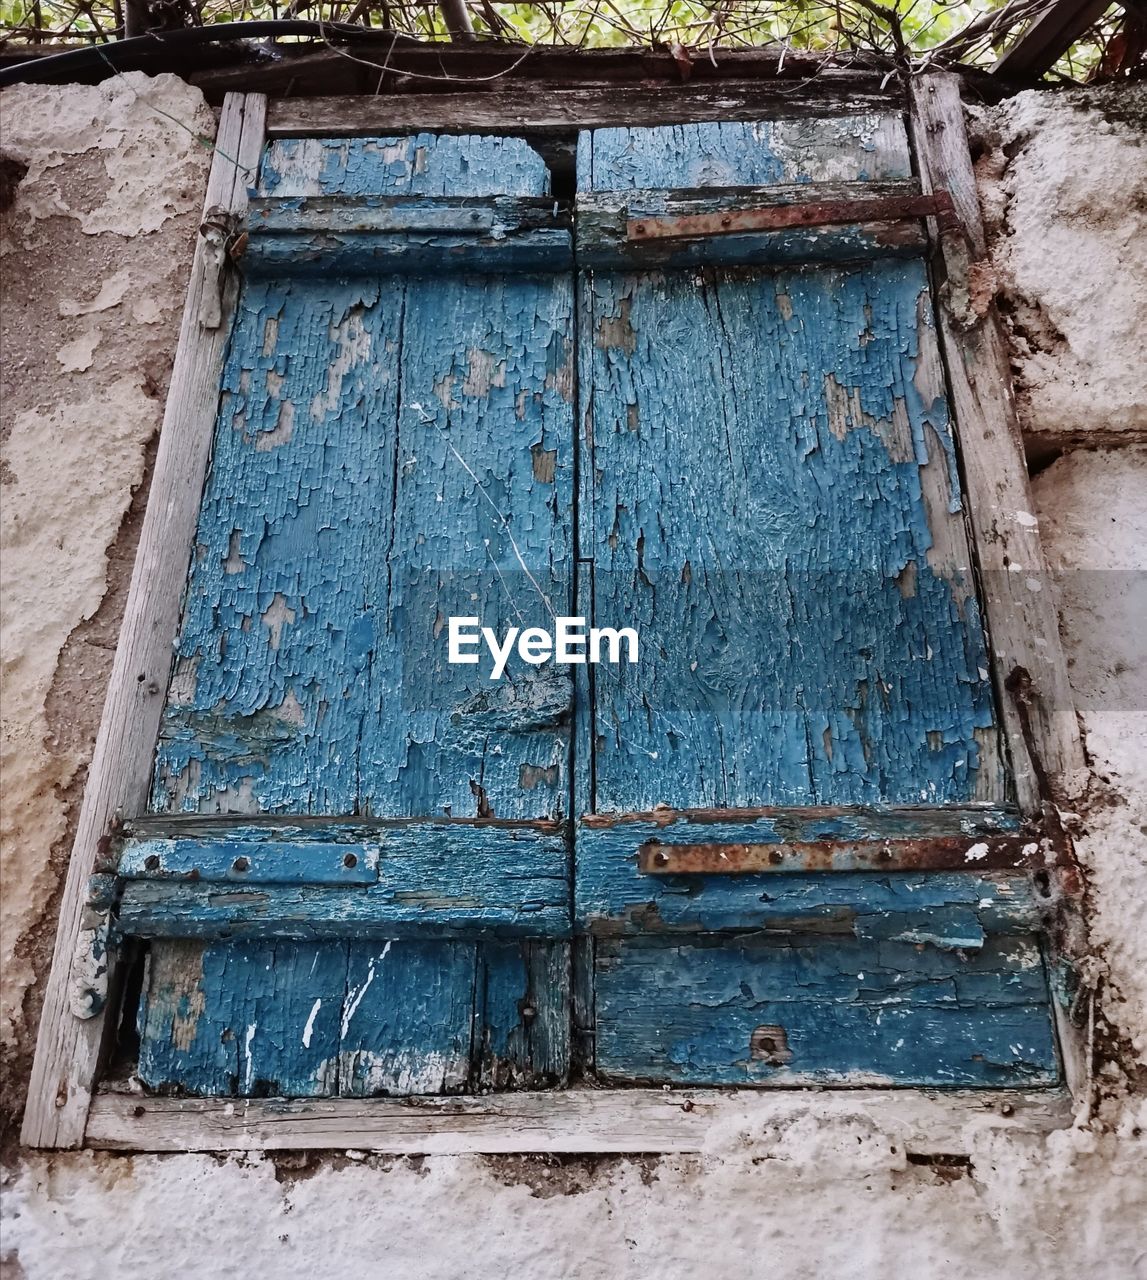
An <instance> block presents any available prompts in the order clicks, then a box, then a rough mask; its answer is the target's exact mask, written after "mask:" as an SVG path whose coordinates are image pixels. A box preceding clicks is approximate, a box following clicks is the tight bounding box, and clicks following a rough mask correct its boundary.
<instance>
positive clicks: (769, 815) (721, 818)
mask: <svg viewBox="0 0 1147 1280" xmlns="http://www.w3.org/2000/svg"><path fill="white" fill-rule="evenodd" d="M580 822H581V824H582V825H583V826H585V827H587V828H590V829H592V830H608V829H611V828H613V827H622V826H624V827H631V828H648V829H649V830H650V831H651V832H654V833H657V832H664V831H667V830H670V829H673V830H674V831H676V832H680V834H681V835H682V837H683V838H684V839H685V840H687V841H688V840H702V839H703V840H709V839H712V840H755V841H760V840H770V839H772V840H777V841H782V840H835V839H841V840H885V839H906V840H907V839H912V838H914V837H918V836H919V837H924V836H956V835H961V836H977V835H992V834H996V833H999V832H1003V831H1018V830H1019V829H1020V818H1019V815H1018V814H1017V813H1016V812H1015V810H1013V809H1007V808H1002V807H1001V806H999V805H993V804H987V803H980V804H967V805H943V806H936V805H895V806H882V805H840V804H835V805H830V804H821V805H760V806H755V807H753V808H728V809H672V808H670V807H669V806H668V805H662V806H659V807H658V808H656V809H650V810H647V811H645V812H641V813H587V814H584V815H583V816H582V817H581V819H580ZM738 832H739V833H741V834H736V833H738ZM638 838H639V839H645V838H650V837H646V836H644V835H643V834H640V833H639V835H638Z"/></svg>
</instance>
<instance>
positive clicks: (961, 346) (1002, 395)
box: [911, 73, 1087, 813]
mask: <svg viewBox="0 0 1147 1280" xmlns="http://www.w3.org/2000/svg"><path fill="white" fill-rule="evenodd" d="M911 97H912V115H911V120H912V128H913V133H914V136H915V142H916V150H917V157H918V161H919V167H920V180H921V183H922V185H923V188H924V190H925V191H936V190H945V191H948V192H949V193H950V194H951V196H952V199H953V202H954V204H955V207H956V209H957V211H958V213H959V216H960V222H961V225H962V227H963V229H964V233H965V236H960V235H958V234H954V233H948V234H946V235H944V236H943V237H942V238H941V241H940V253H939V263H938V269H939V271H940V273H941V275H942V277H943V279H942V284H941V288H940V306H939V308H938V316H939V325H940V334H941V338H942V342H943V352H944V356H945V360H946V364H947V370H948V379H949V384H950V387H951V392H952V407H953V410H954V415H955V419H956V422H957V424H958V431H957V439H958V441H959V446H960V459H961V463H962V468H963V477H964V492H965V494H966V496H967V501H968V507H969V510H970V514H971V521H972V526H973V529H974V531H975V545H976V550H977V554H978V559H979V570H980V578H981V584H982V585H981V600H982V602H983V606H984V611H985V613H986V616H987V624H988V632H989V638H990V643H991V648H992V653H993V658H994V662H993V666H994V672H995V676H996V678H997V698H998V701H999V704H1000V711H1001V715H1002V718H1003V723H1004V728H1005V731H1006V733H1007V738H1008V745H1009V748H1010V751H1011V758H1012V767H1013V772H1014V777H1015V784H1016V789H1017V792H1018V794H1019V798H1020V802H1021V805H1022V807H1023V809H1024V810H1025V812H1029V813H1034V812H1036V811H1038V808H1039V804H1040V800H1041V797H1040V794H1039V790H1040V788H1039V772H1040V766H1042V770H1043V772H1044V773H1045V774H1046V777H1047V779H1048V781H1049V783H1050V785H1051V786H1052V788H1053V789H1054V791H1055V792H1056V793H1057V794H1058V795H1061V796H1064V797H1069V796H1072V795H1075V794H1077V793H1078V791H1079V790H1080V788H1081V787H1082V786H1083V785H1084V783H1085V781H1086V778H1087V772H1086V765H1085V761H1084V757H1083V748H1082V745H1081V742H1080V737H1079V726H1078V723H1077V721H1076V716H1075V709H1074V705H1073V698H1072V692H1071V686H1070V684H1069V682H1068V678H1067V664H1066V662H1065V660H1064V655H1063V648H1062V646H1061V643H1060V636H1059V620H1058V618H1057V615H1056V608H1055V601H1054V597H1053V592H1052V584H1051V580H1050V579H1049V577H1048V574H1047V567H1046V564H1045V561H1044V556H1043V548H1042V545H1041V543H1040V536H1039V522H1038V520H1037V518H1036V516H1035V507H1034V502H1033V500H1032V495H1031V488H1030V485H1029V483H1028V473H1027V465H1026V461H1025V458H1024V449H1023V441H1022V439H1021V436H1020V428H1019V421H1018V418H1017V416H1016V407H1015V397H1014V394H1013V391H1012V385H1011V373H1010V365H1009V361H1008V354H1007V346H1006V343H1005V341H1004V337H1003V334H1002V332H1001V329H1000V325H999V320H998V317H997V315H996V312H995V308H994V305H993V299H992V293H991V286H990V283H989V281H990V275H989V274H987V273H986V272H985V268H984V266H983V263H984V259H985V257H986V252H987V249H986V237H985V233H984V225H983V218H982V216H981V214H980V208H979V201H978V197H977V194H976V182H975V174H974V172H973V169H972V158H971V153H970V150H969V147H968V141H967V134H966V131H965V126H964V116H963V108H962V105H961V102H960V79H959V77H958V76H956V75H954V74H951V73H932V74H928V75H925V76H920V77H918V78H916V79H914V80H913V81H912V84H911ZM965 237H966V238H965ZM1017 671H1026V672H1027V673H1029V674H1030V678H1031V686H1030V687H1031V696H1030V708H1029V721H1030V729H1031V737H1032V743H1031V747H1032V748H1033V749H1034V751H1035V753H1036V755H1037V756H1038V757H1039V760H1038V762H1036V761H1033V760H1032V758H1031V754H1030V751H1029V746H1028V744H1027V743H1026V742H1025V734H1024V726H1023V717H1022V716H1021V709H1020V708H1019V707H1018V706H1017V705H1016V703H1015V701H1014V700H1013V698H1012V697H1011V695H1010V694H1009V693H1008V691H1007V690H1006V688H1005V687H1004V685H1005V684H1006V682H1007V680H1008V678H1009V677H1010V676H1012V674H1013V673H1015V672H1017Z"/></svg>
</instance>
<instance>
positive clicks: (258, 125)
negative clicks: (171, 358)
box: [22, 95, 265, 1147]
mask: <svg viewBox="0 0 1147 1280" xmlns="http://www.w3.org/2000/svg"><path fill="white" fill-rule="evenodd" d="M264 114H265V103H264V101H263V99H262V98H259V97H256V96H248V97H246V98H244V97H242V96H240V95H235V96H233V97H231V98H229V99H228V101H227V102H226V104H225V106H224V111H223V116H222V119H221V121H220V129H219V133H218V136H217V139H216V150H215V156H214V160H213V162H212V167H211V174H210V177H209V178H208V184H207V192H206V197H205V201H204V209H205V211H206V210H207V209H210V208H212V207H215V206H222V207H223V208H225V209H227V210H229V211H230V212H231V213H233V214H235V215H237V216H240V217H241V216H242V215H243V213H244V211H245V208H246V201H247V184H248V182H249V181H250V180H251V177H252V175H253V174H254V172H255V168H256V166H257V164H258V157H259V153H260V150H261V148H262V144H263V121H264ZM206 258H207V254H206V250H205V248H204V243H203V241H202V240H200V242H199V243H198V244H197V246H196V251H195V257H194V259H193V262H192V273H191V284H190V286H189V290H188V297H187V303H186V305H185V308H184V313H183V322H182V327H181V330H180V338H179V346H178V350H177V353H176V359H175V366H174V369H173V371H172V378H171V389H170V392H169V394H168V398H167V407H166V410H165V413H164V420H163V429H162V432H161V434H160V441H159V452H158V455H157V457H156V463H155V471H154V474H153V477H152V481H151V493H150V497H149V500H148V505H147V514H146V516H145V519H144V524H143V529H142V532H141V535H140V544H139V549H138V551H137V553H136V559H135V567H134V570H133V573H132V581H131V588H130V591H129V595H128V600H127V605H126V608H125V612H124V624H123V627H122V629H121V631H120V637H119V642H118V645H117V647H116V655H115V662H114V665H113V669H112V674H111V677H110V680H109V684H108V693H107V699H106V702H105V704H104V713H103V718H102V720H101V723H100V730H99V735H98V737H97V739H96V745H95V750H94V753H93V756H92V763H91V766H90V768H89V770H88V781H87V786H86V788H85V790H84V799H83V804H82V806H81V809H80V816H79V820H78V824H77V829H76V840H75V843H74V845H73V847H72V855H71V860H70V862H69V864H68V874H67V880H66V882H65V885H64V893H63V900H62V903H61V907H60V918H59V926H58V930H57V934H56V945H55V950H54V953H53V958H52V971H51V975H50V976H49V978H48V982H47V986H46V989H45V997H44V1009H43V1013H42V1014H41V1018H40V1030H39V1036H38V1039H37V1042H36V1056H35V1060H34V1062H33V1066H32V1074H31V1078H30V1081H29V1087H28V1104H27V1108H26V1110H25V1113H24V1125H23V1129H22V1138H23V1141H24V1143H25V1144H27V1145H29V1146H39V1147H75V1146H78V1145H79V1144H80V1142H81V1140H82V1138H83V1132H84V1124H85V1120H86V1116H87V1110H88V1105H89V1102H90V1098H91V1091H92V1088H93V1081H94V1078H95V1074H96V1071H97V1064H98V1060H99V1055H100V1048H101V1042H102V1039H103V1033H104V1026H103V1018H102V1017H100V1016H99V1015H97V1016H96V1017H93V1018H89V1019H81V1018H77V1017H76V1016H75V1015H74V1014H73V1013H72V994H73V992H72V987H73V985H74V975H75V974H76V973H77V971H78V969H79V968H80V967H82V965H83V964H84V958H83V957H77V956H76V953H75V948H76V943H77V939H78V938H79V936H80V934H81V929H82V920H83V915H84V904H85V899H86V893H87V881H88V876H89V875H90V874H91V872H92V870H93V869H94V866H95V864H96V862H97V860H98V859H99V858H100V856H101V851H102V848H103V842H104V840H105V838H106V837H107V836H108V834H109V832H110V830H111V827H112V825H113V823H114V822H115V821H116V820H117V818H118V817H119V816H121V815H124V814H127V815H131V814H135V813H138V812H140V811H142V809H143V808H144V804H145V801H146V797H147V788H148V781H149V778H150V772H151V760H152V754H153V750H154V744H155V739H156V732H157V730H158V727H159V721H160V715H161V712H162V707H163V694H164V691H165V689H166V687H167V677H168V672H169V670H170V667H171V658H172V640H173V638H174V636H175V633H176V627H177V624H178V618H179V607H180V600H181V598H182V594H183V588H184V583H185V579H186V572H187V561H188V551H189V548H190V546H191V540H192V535H193V531H194V528H195V520H196V516H197V514H198V510H199V499H200V495H201V493H202V488H203V475H204V471H205V469H206V465H207V456H208V452H209V449H210V444H211V427H212V424H213V422H214V419H215V413H216V408H217V406H218V402H219V378H220V373H221V370H222V365H223V353H224V348H225V346H226V343H227V336H228V326H227V325H226V324H221V325H220V326H219V327H218V328H214V329H206V328H203V327H202V326H201V325H200V321H199V315H200V308H201V304H202V301H203V297H204V291H205V288H206V287H208V285H209V284H210V282H209V281H207V280H205V274H204V268H205V263H206ZM109 977H110V975H109ZM93 1003H98V993H97V994H96V997H95V1000H94V1001H93Z"/></svg>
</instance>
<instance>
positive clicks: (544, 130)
mask: <svg viewBox="0 0 1147 1280" xmlns="http://www.w3.org/2000/svg"><path fill="white" fill-rule="evenodd" d="M878 85H879V80H878V79H876V80H874V81H873V82H872V84H871V86H870V87H867V88H860V89H858V88H857V87H856V85H855V83H853V84H852V85H842V86H841V88H840V90H839V91H838V92H835V91H834V84H833V82H832V80H831V79H829V80H818V82H817V92H816V94H815V96H811V97H810V96H807V95H802V94H799V93H794V92H793V91H792V86H784V85H782V86H777V87H774V86H772V85H770V84H768V83H767V82H764V81H762V80H760V79H757V80H745V81H740V82H732V83H725V84H702V83H693V84H689V85H681V84H677V85H666V86H661V85H655V84H649V83H645V84H642V85H641V86H640V88H630V89H629V90H628V91H627V90H624V89H619V88H618V87H616V86H610V85H596V86H591V87H587V88H578V87H571V86H569V85H568V84H565V85H563V84H552V85H544V84H541V85H530V84H515V85H513V86H509V87H507V88H505V89H501V90H499V89H495V90H490V89H484V90H482V91H479V92H469V93H468V92H465V91H458V92H453V93H450V94H441V93H403V94H389V95H386V94H384V95H381V96H362V97H323V98H276V99H274V100H273V101H272V102H271V104H270V111H269V115H268V124H267V128H268V134H269V136H270V137H272V138H300V137H337V136H339V135H340V134H342V135H352V136H353V135H359V136H367V137H370V136H379V135H388V134H394V133H400V132H405V131H408V130H418V129H424V130H442V131H444V132H446V133H494V134H497V133H517V132H521V131H525V132H528V133H529V134H531V135H541V136H546V135H552V134H555V133H556V134H563V133H568V132H570V131H572V130H575V129H598V128H608V127H611V126H617V125H657V124H664V123H667V122H673V121H680V122H686V121H705V120H730V119H742V120H754V119H767V118H769V117H770V116H794V117H795V116H802V115H805V116H807V115H813V116H825V115H832V114H833V113H834V112H836V113H840V114H850V113H854V112H861V113H871V112H876V111H880V110H882V109H883V110H887V109H888V107H889V104H890V102H892V101H893V95H889V94H882V93H880V92H878V91H876V90H877V89H878Z"/></svg>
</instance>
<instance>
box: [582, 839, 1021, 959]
mask: <svg viewBox="0 0 1147 1280" xmlns="http://www.w3.org/2000/svg"><path fill="white" fill-rule="evenodd" d="M577 850H578V876H577V886H576V920H577V923H578V925H579V926H582V927H585V928H588V929H590V930H591V931H592V932H593V933H595V934H598V935H599V936H606V935H610V934H618V933H643V932H647V933H674V932H680V931H682V930H684V931H688V932H690V933H695V932H698V931H700V932H712V931H717V930H732V929H767V930H771V931H775V932H781V933H792V932H800V931H805V932H825V933H843V934H853V935H855V936H858V937H859V936H874V935H880V936H886V937H892V938H897V937H899V938H903V939H907V940H913V941H927V940H929V939H931V940H933V941H938V942H942V943H943V944H944V945H947V946H954V947H975V946H979V945H980V944H981V943H982V942H983V939H984V937H985V936H986V935H987V934H989V933H993V932H997V931H1000V930H1004V931H1008V932H1027V933H1031V932H1034V931H1036V930H1037V929H1038V928H1039V927H1040V907H1039V902H1038V900H1037V897H1036V895H1035V893H1034V892H1033V890H1032V887H1031V884H1030V881H1029V880H1028V879H1026V878H1025V877H1022V876H1017V875H1015V874H1008V873H1006V872H998V873H996V872H993V873H987V874H984V875H977V874H975V873H974V872H970V871H952V872H940V871H917V872H899V873H895V874H893V873H888V874H883V873H875V872H867V871H824V872H813V873H806V874H800V873H795V874H780V875H778V874H776V873H773V872H765V873H761V874H758V875H745V876H719V875H714V876H682V877H677V876H646V875H642V874H641V873H640V872H639V871H638V869H637V856H638V854H637V846H636V845H634V844H633V843H632V842H631V841H629V840H627V839H626V838H625V837H624V836H623V835H620V834H619V832H618V830H616V829H615V830H612V831H600V830H598V831H595V830H592V829H584V830H582V831H581V832H579V834H578V845H577Z"/></svg>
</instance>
